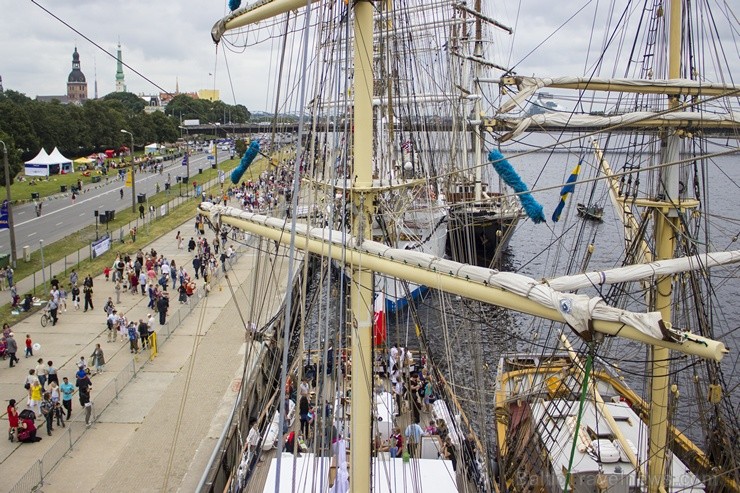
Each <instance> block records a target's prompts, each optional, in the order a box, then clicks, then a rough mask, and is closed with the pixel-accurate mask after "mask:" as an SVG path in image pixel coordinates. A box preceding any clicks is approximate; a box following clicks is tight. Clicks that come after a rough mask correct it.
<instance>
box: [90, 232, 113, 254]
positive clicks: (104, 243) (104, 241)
mask: <svg viewBox="0 0 740 493" xmlns="http://www.w3.org/2000/svg"><path fill="white" fill-rule="evenodd" d="M110 246H111V241H110V236H109V235H108V234H107V233H106V234H105V235H103V237H102V238H100V239H99V240H98V241H93V242H92V244H91V245H90V248H91V250H92V258H97V257H99V256H101V255H103V254H104V253H105V252H107V251H108V250H110Z"/></svg>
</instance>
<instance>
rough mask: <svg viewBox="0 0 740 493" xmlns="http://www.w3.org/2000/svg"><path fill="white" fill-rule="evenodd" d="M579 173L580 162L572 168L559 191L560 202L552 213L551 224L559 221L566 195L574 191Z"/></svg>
mask: <svg viewBox="0 0 740 493" xmlns="http://www.w3.org/2000/svg"><path fill="white" fill-rule="evenodd" d="M580 172H581V162H580V161H579V162H578V164H577V165H576V167H575V168H573V171H571V173H570V176H569V177H568V180H567V181H566V182H565V186H563V188H562V190H560V202H559V203H558V206H557V207H555V210H554V211H553V213H552V220H553V222H558V221H559V220H560V214H562V213H563V208H564V207H565V200H566V199H567V198H568V195H570V194H571V193H573V192H574V191H575V189H576V180H577V179H578V173H580Z"/></svg>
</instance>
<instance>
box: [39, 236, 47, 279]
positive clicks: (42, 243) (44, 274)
mask: <svg viewBox="0 0 740 493" xmlns="http://www.w3.org/2000/svg"><path fill="white" fill-rule="evenodd" d="M39 245H41V279H43V281H44V289H46V263H44V240H39Z"/></svg>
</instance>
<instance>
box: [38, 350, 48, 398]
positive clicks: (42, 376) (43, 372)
mask: <svg viewBox="0 0 740 493" xmlns="http://www.w3.org/2000/svg"><path fill="white" fill-rule="evenodd" d="M36 363H38V364H37V365H36V368H35V370H36V378H38V379H39V383H40V384H41V390H42V391H46V379H47V377H48V376H49V370H48V369H47V367H46V365H45V364H44V358H39V359H38V360H37V361H36Z"/></svg>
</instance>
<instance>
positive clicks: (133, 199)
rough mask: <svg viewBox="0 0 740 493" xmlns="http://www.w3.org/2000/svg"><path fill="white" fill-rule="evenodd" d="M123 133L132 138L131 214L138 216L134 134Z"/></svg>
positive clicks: (125, 131)
mask: <svg viewBox="0 0 740 493" xmlns="http://www.w3.org/2000/svg"><path fill="white" fill-rule="evenodd" d="M121 133H124V134H129V135H130V136H131V212H133V213H134V214H136V166H134V134H132V133H131V132H129V131H128V130H124V129H121Z"/></svg>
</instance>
